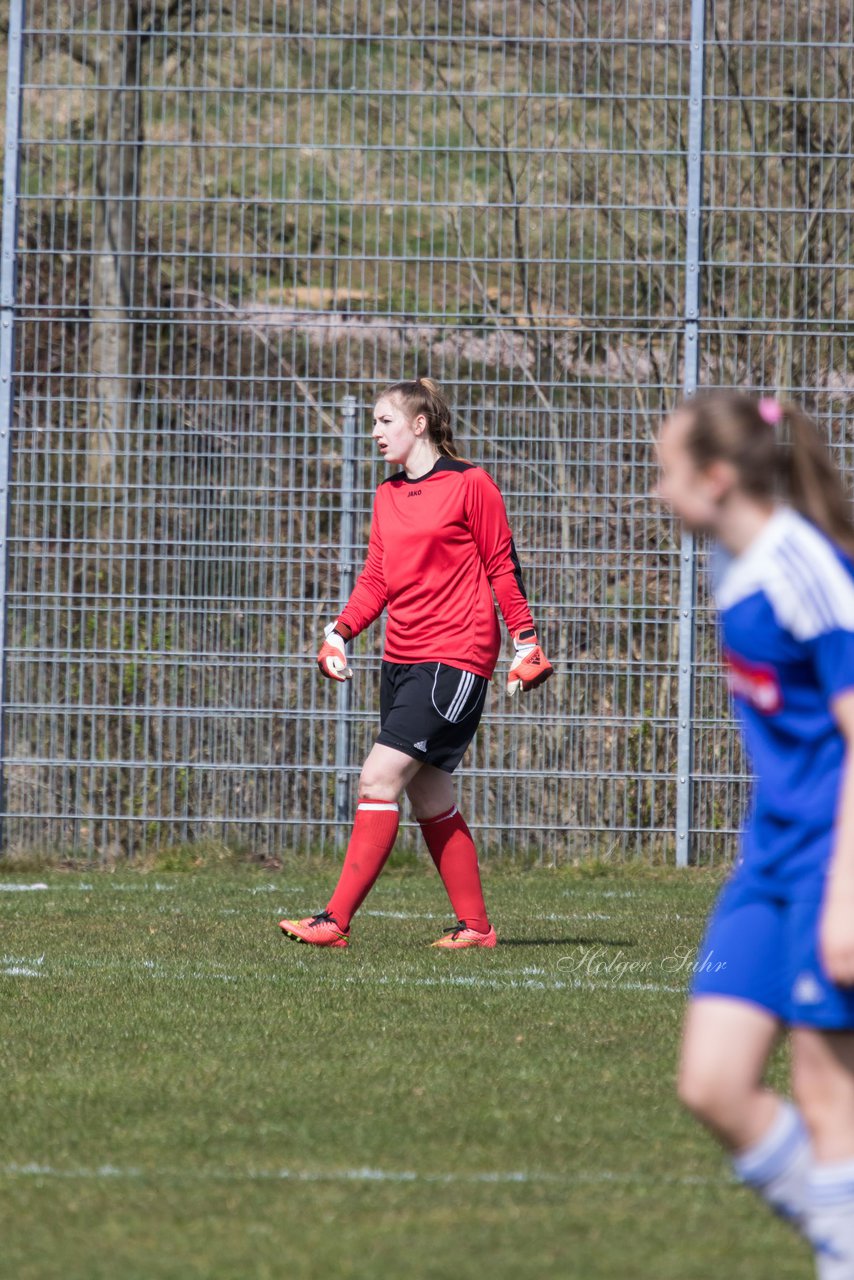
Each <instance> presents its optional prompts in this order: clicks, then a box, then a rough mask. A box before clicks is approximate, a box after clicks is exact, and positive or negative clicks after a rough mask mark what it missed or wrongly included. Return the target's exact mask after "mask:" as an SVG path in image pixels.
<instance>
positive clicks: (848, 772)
mask: <svg viewBox="0 0 854 1280" xmlns="http://www.w3.org/2000/svg"><path fill="white" fill-rule="evenodd" d="M828 887H832V888H833V889H834V890H840V891H844V892H846V893H850V894H851V895H852V896H854V745H852V743H851V742H850V741H849V742H848V744H847V751H846V756H845V766H844V769H843V773H842V783H841V786H840V793H839V803H838V805H837V809H836V831H835V835H834V847H833V854H832V855H831V860H830V867H829V869H828Z"/></svg>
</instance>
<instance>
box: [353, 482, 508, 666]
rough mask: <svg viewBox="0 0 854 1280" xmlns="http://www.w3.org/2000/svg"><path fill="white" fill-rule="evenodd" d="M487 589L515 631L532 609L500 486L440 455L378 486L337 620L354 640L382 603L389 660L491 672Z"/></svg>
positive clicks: (492, 622)
mask: <svg viewBox="0 0 854 1280" xmlns="http://www.w3.org/2000/svg"><path fill="white" fill-rule="evenodd" d="M493 592H494V593H495V599H496V600H497V601H498V606H499V608H500V610H501V613H502V615H503V617H504V621H505V622H506V623H507V626H508V628H509V630H510V631H511V633H512V632H515V631H519V630H521V629H522V628H524V627H531V626H533V623H532V621H531V613H530V610H529V608H528V600H527V597H526V595H525V588H524V584H523V582H522V572H521V569H520V567H519V559H518V557H517V555H516V548H515V547H514V545H513V538H512V536H511V533H510V526H509V524H508V523H507V512H506V511H505V509H504V501H503V499H502V497H501V493H500V491H499V488H498V486H497V485H496V483H495V481H494V480H492V479H491V477H490V476H488V475H487V474H486V472H485V471H482V470H481V468H480V467H475V466H473V465H472V464H471V463H469V462H459V461H457V460H456V459H453V458H445V457H442V458H440V459H439V461H438V462H437V463H436V465H435V466H434V467H433V469H432V470H431V471H429V472H428V473H427V475H425V476H421V477H420V478H419V479H417V480H410V479H409V478H408V476H407V475H406V472H404V471H401V472H399V473H398V474H397V475H393V476H389V478H388V479H387V480H385V481H384V482H383V483H382V484H381V485H380V486H379V488H378V489H377V493H376V498H375V500H374V514H373V521H372V524H371V536H370V541H369V543H368V556H367V560H366V562H365V567H364V569H363V570H362V572H361V574H360V575H359V577H358V578H357V580H356V585H355V586H354V588H353V592H352V594H351V596H350V599H349V600H348V602H347V604H346V606H345V607H344V609H343V611H342V612H341V615H340V617H339V619H338V622H339V623H341V624H342V626H344V627H349V628H350V631H351V632H352V634H353V635H354V636H355V635H358V634H359V632H360V631H364V629H365V628H366V627H368V626H370V624H371V623H372V622H373V621H374V619H375V618H378V617H379V615H380V614H381V613H382V611H383V609H384V608H386V607H388V621H387V624H386V635H385V652H384V654H383V657H384V658H385V659H386V661H387V662H444V663H446V664H447V665H448V666H451V667H459V668H460V669H462V670H463V671H473V672H474V673H475V674H476V675H480V676H486V677H487V679H488V678H490V677H491V676H492V673H493V671H494V670H495V664H496V661H497V660H498V653H499V649H500V646H501V634H500V631H499V628H498V619H497V618H496V616H495V603H494V601H493Z"/></svg>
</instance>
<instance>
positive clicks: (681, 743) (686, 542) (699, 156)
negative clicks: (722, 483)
mask: <svg viewBox="0 0 854 1280" xmlns="http://www.w3.org/2000/svg"><path fill="white" fill-rule="evenodd" d="M705 55H706V0H691V65H690V79H689V88H688V198H687V207H686V223H687V233H686V240H685V375H684V380H683V387H682V389H683V391H684V393H685V395H686V396H690V395H693V393H694V392H695V391H696V390H697V383H698V380H699V371H700V230H701V218H702V201H703V107H704V94H705V84H704V81H705V65H706V61H705ZM696 585H697V556H696V548H695V546H694V538H693V535H692V534H690V533H683V535H682V540H681V545H680V549H679V671H678V696H677V709H678V727H677V733H676V865H677V866H679V867H687V866H688V864H689V862H690V861H691V818H692V808H693V805H692V800H693V796H692V791H693V779H692V770H693V741H692V740H693V734H694V723H693V721H694V678H695V673H694V631H695V626H694V624H695V618H694V608H695V596H696Z"/></svg>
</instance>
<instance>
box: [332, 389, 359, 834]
mask: <svg viewBox="0 0 854 1280" xmlns="http://www.w3.org/2000/svg"><path fill="white" fill-rule="evenodd" d="M341 416H342V418H343V421H344V464H343V467H342V469H341V561H340V569H341V576H340V582H341V596H340V600H341V606H342V608H343V606H344V605H345V604H346V603H347V601H348V599H349V598H350V592H351V591H352V590H353V579H354V575H355V571H356V566H355V555H356V549H355V530H356V519H355V516H356V397H355V396H345V397H344V399H343V401H342V402H341ZM351 688H352V684H351V681H349V680H345V681H344V682H343V684H339V686H338V709H337V712H336V717H335V718H336V733H335V844H336V846H337V847H338V848H341V847H342V846H343V844H344V837H345V835H346V834H347V831H348V829H349V826H350V823H351V821H352V817H353V815H352V813H351V811H350V774H349V772H348V768H349V764H350V697H351Z"/></svg>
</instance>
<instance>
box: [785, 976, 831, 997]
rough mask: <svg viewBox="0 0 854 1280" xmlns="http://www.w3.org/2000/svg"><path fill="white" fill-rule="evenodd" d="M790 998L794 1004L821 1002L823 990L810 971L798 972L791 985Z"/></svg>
mask: <svg viewBox="0 0 854 1280" xmlns="http://www.w3.org/2000/svg"><path fill="white" fill-rule="evenodd" d="M792 999H793V1000H794V1001H795V1003H796V1004H821V1001H822V1000H823V999H824V992H823V991H822V989H821V984H820V983H819V981H818V979H817V978H816V977H815V975H814V974H812V973H799V974H798V976H797V978H796V979H795V985H794V986H793V987H792Z"/></svg>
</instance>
